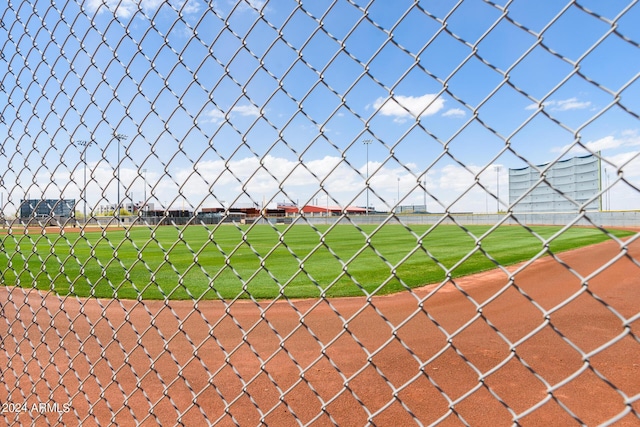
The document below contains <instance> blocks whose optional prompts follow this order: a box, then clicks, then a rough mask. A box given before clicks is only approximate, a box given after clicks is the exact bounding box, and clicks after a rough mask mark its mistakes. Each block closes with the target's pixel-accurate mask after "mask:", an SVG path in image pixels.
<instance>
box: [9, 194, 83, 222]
mask: <svg viewBox="0 0 640 427" xmlns="http://www.w3.org/2000/svg"><path fill="white" fill-rule="evenodd" d="M75 210H76V200H75V199H26V200H21V201H20V218H23V219H28V218H35V219H47V220H48V219H54V218H55V219H65V218H71V217H74V216H75Z"/></svg>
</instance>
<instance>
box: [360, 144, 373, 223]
mask: <svg viewBox="0 0 640 427" xmlns="http://www.w3.org/2000/svg"><path fill="white" fill-rule="evenodd" d="M372 142H373V141H372V140H371V139H365V140H364V141H362V143H363V144H364V145H365V146H366V147H367V183H366V184H367V206H366V208H365V215H367V216H368V215H369V145H371V143H372Z"/></svg>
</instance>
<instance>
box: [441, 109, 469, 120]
mask: <svg viewBox="0 0 640 427" xmlns="http://www.w3.org/2000/svg"><path fill="white" fill-rule="evenodd" d="M466 115H467V113H466V112H465V111H464V110H462V109H460V108H451V109H450V110H447V111H445V112H444V113H442V117H452V118H461V117H465V116H466Z"/></svg>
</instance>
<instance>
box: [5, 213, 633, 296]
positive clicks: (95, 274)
mask: <svg viewBox="0 0 640 427" xmlns="http://www.w3.org/2000/svg"><path fill="white" fill-rule="evenodd" d="M361 228H362V232H361V231H359V230H358V229H356V228H355V227H353V226H350V225H340V226H337V227H334V228H333V229H331V230H330V231H327V230H328V227H327V226H317V229H316V230H314V229H313V228H312V227H310V226H308V225H296V226H292V227H291V226H290V227H289V229H287V227H286V226H278V227H277V229H274V228H273V227H271V226H268V225H260V226H255V227H253V228H250V227H249V226H242V227H241V228H240V227H236V226H234V225H222V226H219V227H217V228H215V227H214V226H210V228H205V227H203V226H191V227H187V228H184V229H176V228H175V227H171V226H164V227H159V228H157V229H155V230H152V229H149V228H145V227H138V228H132V229H130V230H127V231H123V230H119V231H111V230H109V231H108V232H105V233H100V232H87V233H84V235H82V234H80V233H78V232H65V233H63V234H62V235H61V234H60V233H57V234H44V235H43V234H28V235H20V234H13V235H3V236H0V239H1V248H0V249H1V251H2V254H1V255H0V272H1V274H2V276H1V278H2V282H3V284H5V285H17V286H23V287H34V286H37V288H38V289H41V290H51V291H53V292H55V293H58V294H60V295H67V294H72V295H78V296H95V297H104V298H112V297H115V296H117V297H118V298H139V297H141V298H145V299H158V298H165V297H168V298H172V299H185V298H200V297H203V298H206V299H212V298H220V297H222V298H225V299H231V298H236V297H238V296H239V297H241V298H248V297H249V295H251V296H252V297H254V298H273V297H275V296H277V295H278V294H279V293H281V292H282V293H283V294H284V295H286V296H288V297H316V296H318V295H320V293H321V292H323V291H326V294H327V295H328V296H349V295H363V294H365V293H367V294H368V293H371V292H373V291H376V293H378V294H381V293H391V292H396V291H399V290H402V289H405V287H404V286H410V287H416V286H420V285H424V284H428V283H435V282H439V281H441V280H443V279H444V278H445V274H446V273H445V270H447V269H451V268H452V267H454V266H456V267H455V268H454V269H453V270H452V271H451V274H452V276H453V277H459V276H463V275H468V274H472V273H476V272H479V271H483V270H488V269H491V268H494V267H495V264H494V262H492V261H491V260H490V259H489V258H488V257H487V256H486V255H484V254H483V253H481V252H480V251H477V252H476V253H475V254H473V255H472V256H470V257H469V258H467V259H466V260H464V261H463V262H461V260H462V259H463V258H465V257H466V256H467V254H469V252H470V251H472V250H474V249H477V248H478V245H477V244H476V240H475V239H474V238H473V237H472V236H470V235H469V234H467V232H465V231H464V230H462V229H460V228H459V227H457V226H438V227H436V228H434V229H432V230H431V231H430V232H429V233H428V234H427V235H426V236H424V237H421V236H422V235H423V233H425V232H426V231H427V230H429V227H428V226H411V230H412V232H413V234H412V233H411V232H409V231H408V230H407V229H405V228H404V227H402V226H400V225H386V226H384V227H383V228H382V229H381V230H379V231H378V232H376V233H375V234H373V235H372V236H371V233H372V232H373V231H374V230H375V228H376V227H375V226H363V227H361ZM488 229H489V227H484V226H469V227H467V230H468V231H469V232H470V233H472V234H473V235H474V236H477V237H479V236H481V235H482V234H483V233H485V232H486V231H487V230H488ZM532 229H533V231H534V232H535V233H536V234H537V235H539V236H540V238H542V239H547V238H549V237H551V236H553V235H554V234H555V233H557V232H558V231H559V230H560V228H559V227H532ZM363 232H364V233H365V234H366V235H367V236H371V237H370V244H369V245H367V236H365V235H364V234H363ZM615 234H616V235H617V236H619V237H622V236H626V235H631V234H632V233H631V232H625V231H615ZM416 236H417V237H416ZM540 238H539V237H536V236H535V235H534V234H532V233H531V232H530V231H528V230H526V229H524V228H522V227H519V226H505V227H500V228H498V229H497V230H495V231H494V232H492V233H491V234H490V235H488V236H487V237H486V238H484V239H483V240H482V242H481V248H482V250H484V251H486V252H487V253H488V254H489V255H490V256H491V257H493V258H494V259H495V260H496V261H497V262H498V263H500V264H501V265H510V264H514V263H517V262H520V261H523V260H527V259H530V258H531V257H532V256H534V255H536V254H538V253H540V252H541V251H543V249H544V244H543V242H542V241H541V239H540ZM607 239H608V236H607V235H605V234H604V233H603V232H602V231H600V230H598V229H595V228H577V227H576V228H571V229H569V230H567V231H565V232H564V233H562V234H561V235H560V236H559V237H557V238H556V239H554V240H553V241H552V242H551V243H550V246H549V247H550V250H551V251H553V252H556V253H557V252H561V251H565V250H568V249H572V248H577V247H580V246H585V245H589V244H593V243H598V242H602V241H604V240H607ZM363 289H364V291H363Z"/></svg>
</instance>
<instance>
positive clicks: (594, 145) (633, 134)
mask: <svg viewBox="0 0 640 427" xmlns="http://www.w3.org/2000/svg"><path fill="white" fill-rule="evenodd" d="M584 145H585V146H586V147H587V150H588V151H589V152H591V153H595V152H597V151H605V150H613V149H616V148H623V147H637V146H640V135H639V134H638V132H637V131H635V130H625V131H623V132H621V136H620V137H616V136H614V135H607V136H605V137H603V138H599V139H596V140H594V141H588V142H586V143H584ZM568 148H569V145H565V146H563V147H558V148H553V149H552V150H551V151H552V152H555V153H560V152H563V151H565V150H567V149H568ZM584 152H585V150H584V148H582V147H580V146H578V147H574V148H572V149H571V151H570V153H579V154H584Z"/></svg>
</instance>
